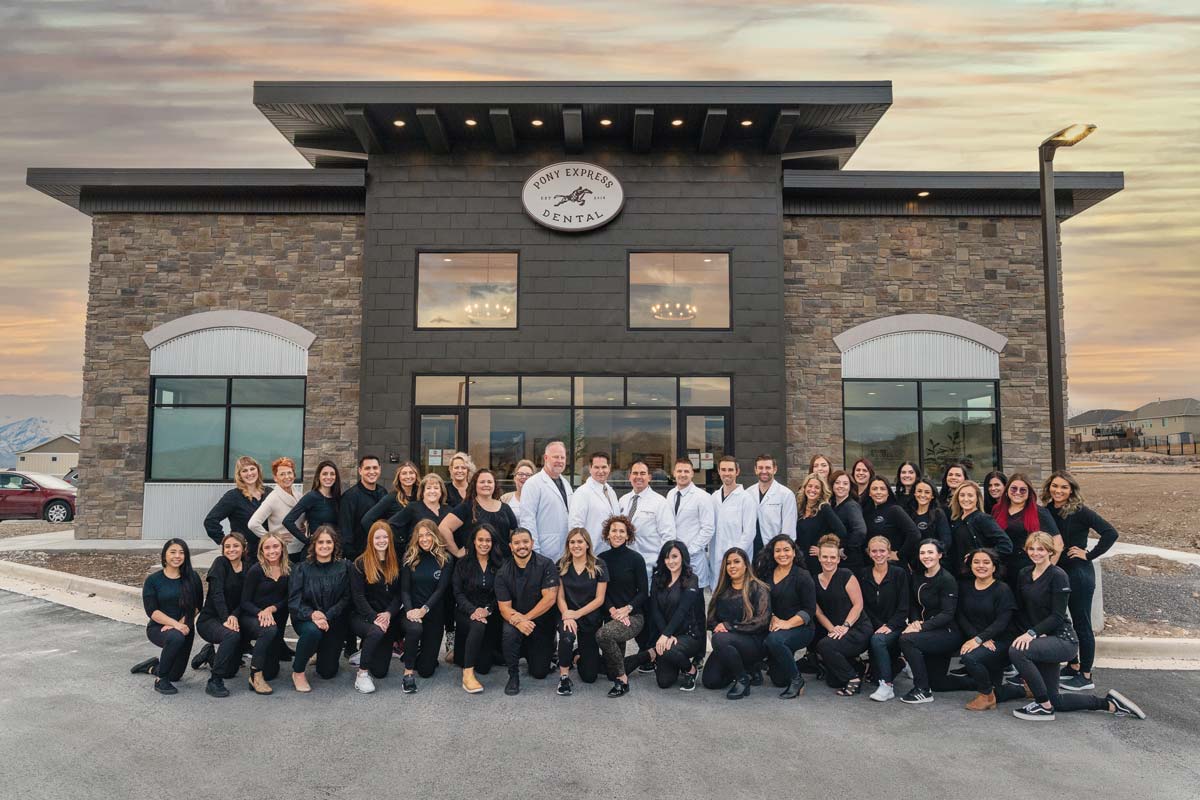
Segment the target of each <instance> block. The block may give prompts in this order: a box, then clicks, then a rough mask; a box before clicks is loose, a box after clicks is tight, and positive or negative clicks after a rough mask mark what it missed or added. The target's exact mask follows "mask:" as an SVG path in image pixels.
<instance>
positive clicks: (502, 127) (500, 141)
mask: <svg viewBox="0 0 1200 800" xmlns="http://www.w3.org/2000/svg"><path fill="white" fill-rule="evenodd" d="M488 117H490V118H491V120H492V134H493V135H494V136H495V137H496V149H497V150H499V151H500V152H501V153H511V152H512V151H514V150H516V149H517V136H516V134H515V133H514V132H513V122H512V115H511V114H509V113H508V109H507V108H493V109H491V110H489V111H488Z"/></svg>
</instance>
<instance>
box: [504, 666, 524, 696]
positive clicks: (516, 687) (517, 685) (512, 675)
mask: <svg viewBox="0 0 1200 800" xmlns="http://www.w3.org/2000/svg"><path fill="white" fill-rule="evenodd" d="M504 693H505V694H507V695H514V694H520V693H521V676H520V674H519V673H518V672H516V671H512V672H509V673H508V683H506V684H504Z"/></svg>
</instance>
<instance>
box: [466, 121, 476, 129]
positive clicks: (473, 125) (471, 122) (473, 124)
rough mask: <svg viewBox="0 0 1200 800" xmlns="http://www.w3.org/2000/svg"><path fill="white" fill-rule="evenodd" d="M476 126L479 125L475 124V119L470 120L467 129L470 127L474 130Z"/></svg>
mask: <svg viewBox="0 0 1200 800" xmlns="http://www.w3.org/2000/svg"><path fill="white" fill-rule="evenodd" d="M476 124H477V123H476V122H475V120H473V119H468V120H467V127H468V128H474V127H475V125H476Z"/></svg>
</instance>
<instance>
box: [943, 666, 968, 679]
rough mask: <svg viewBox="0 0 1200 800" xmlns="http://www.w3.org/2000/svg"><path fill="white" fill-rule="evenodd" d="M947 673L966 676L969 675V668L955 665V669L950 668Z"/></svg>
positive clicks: (958, 676)
mask: <svg viewBox="0 0 1200 800" xmlns="http://www.w3.org/2000/svg"><path fill="white" fill-rule="evenodd" d="M947 674H948V675H953V676H954V677H956V678H966V677H967V668H966V667H955V668H954V669H952V670H950V672H948V673H947Z"/></svg>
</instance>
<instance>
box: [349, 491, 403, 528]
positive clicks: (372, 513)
mask: <svg viewBox="0 0 1200 800" xmlns="http://www.w3.org/2000/svg"><path fill="white" fill-rule="evenodd" d="M411 502H414V501H413V498H411V497H410V498H408V499H407V500H406V502H405V503H401V502H400V501H399V500H398V499H397V497H396V493H395V492H389V493H387V494H385V495H384V496H383V497H381V498H379V500H377V501H376V502H375V505H373V506H371V508H370V509H368V510H367V513H365V514H363V516H362V520H361V525H362V529H363V530H364V531H369V530H371V526H372V525H374V524H375V523H376V522H378V521H379V520H384V521H385V522H386V521H387V520H389V519H391V518H392V517H394V516H396V515H397V514H399V513H400V511H401V509H403V508H404V506H405V505H406V504H407V503H411Z"/></svg>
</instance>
